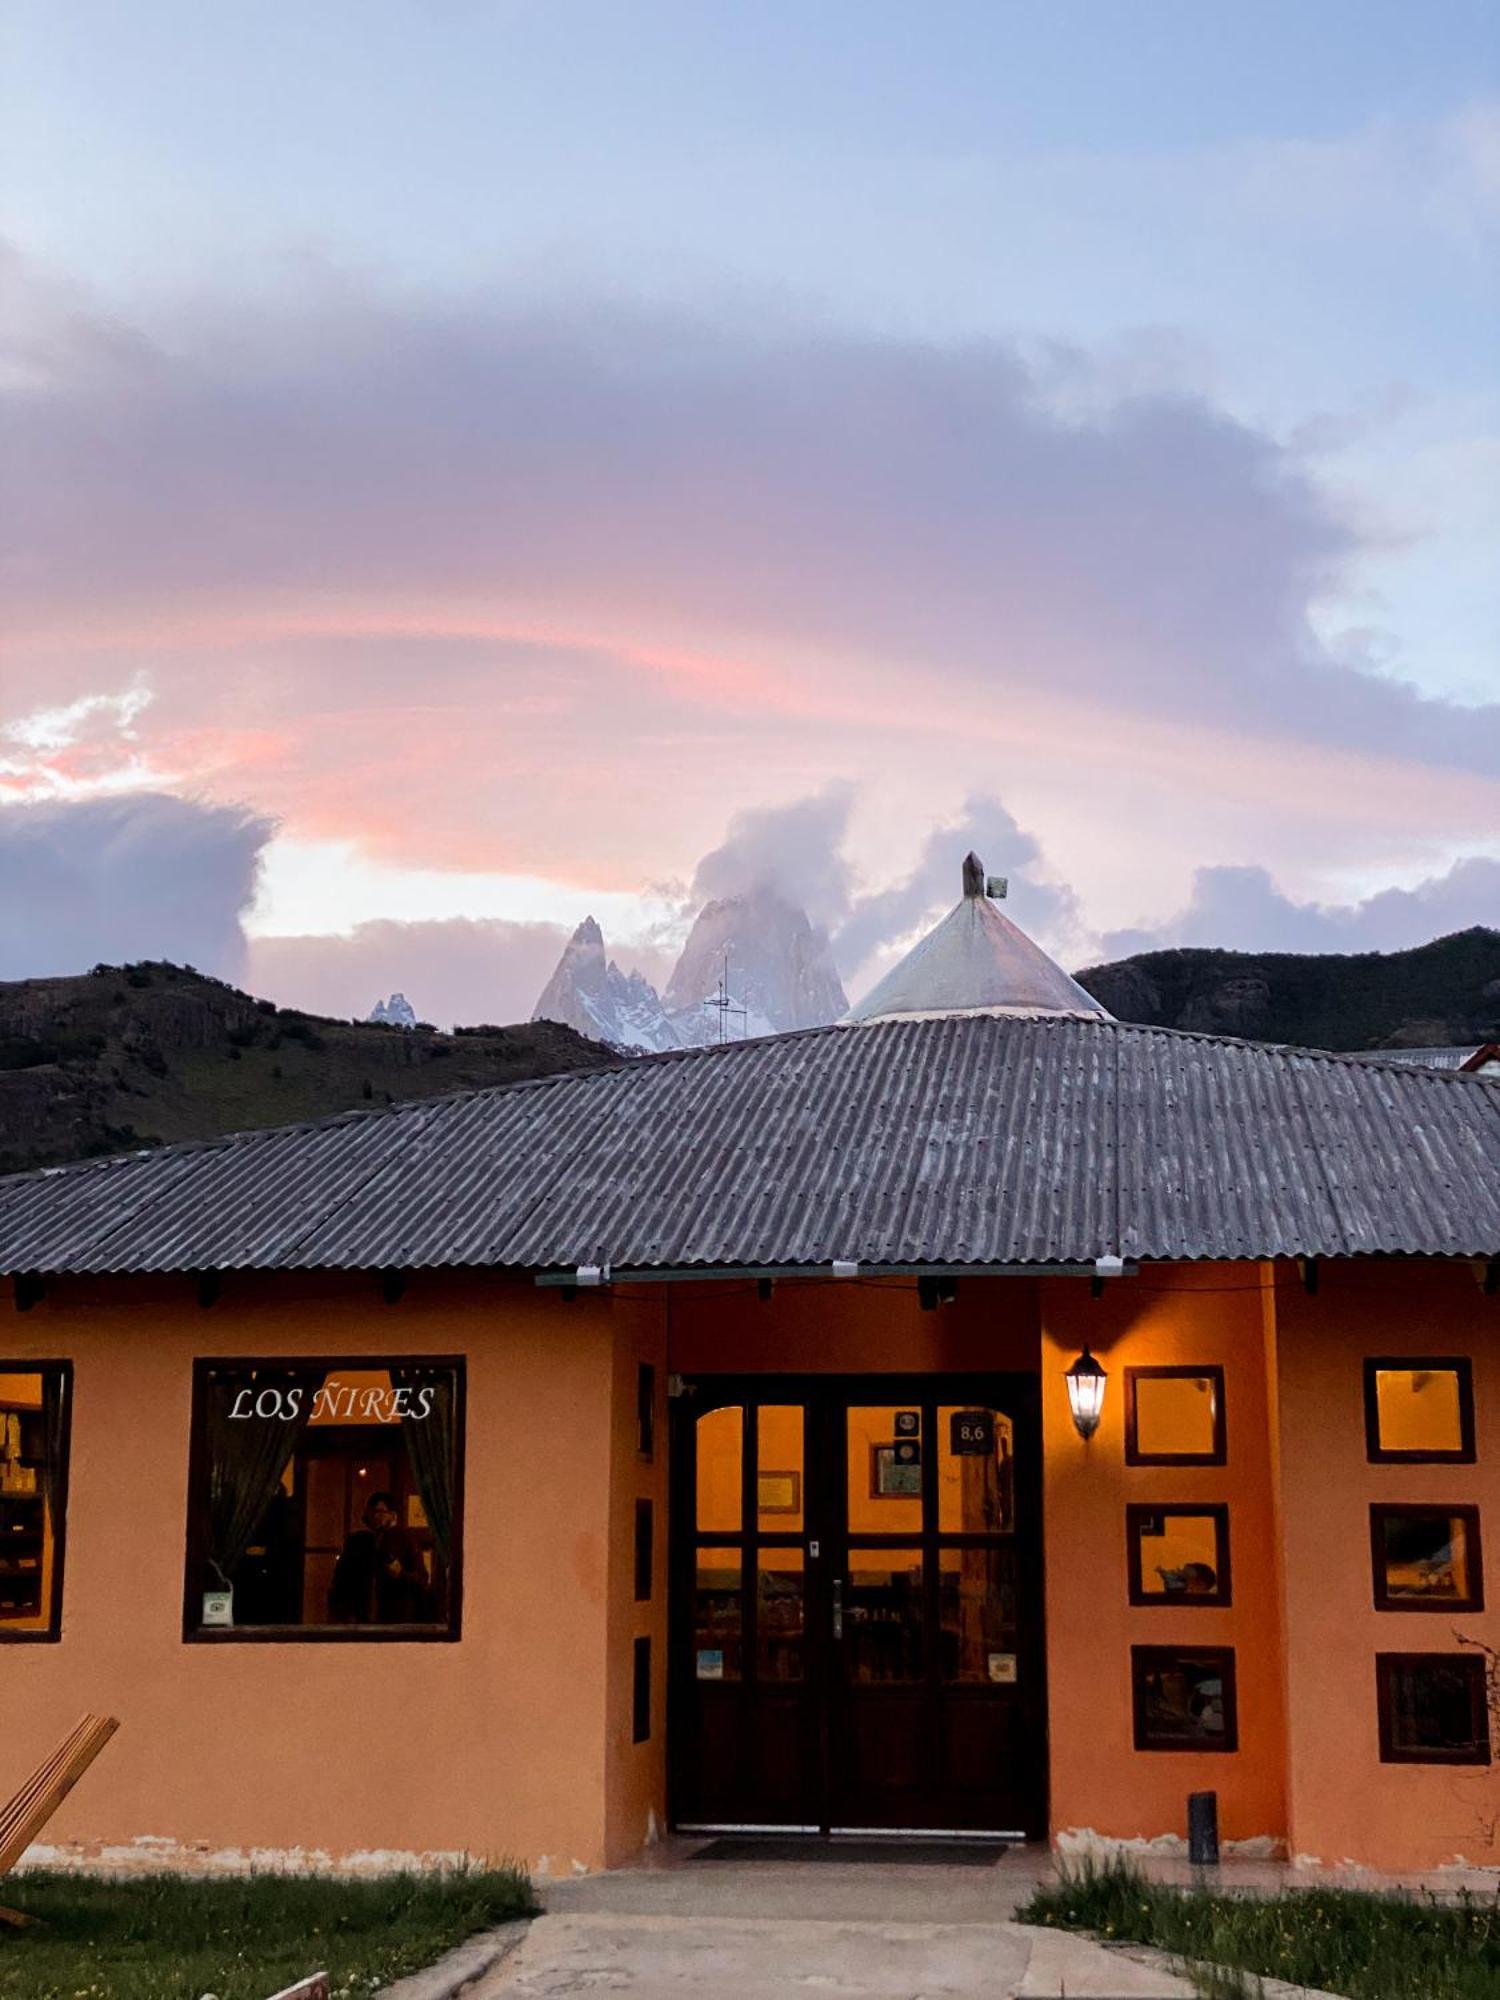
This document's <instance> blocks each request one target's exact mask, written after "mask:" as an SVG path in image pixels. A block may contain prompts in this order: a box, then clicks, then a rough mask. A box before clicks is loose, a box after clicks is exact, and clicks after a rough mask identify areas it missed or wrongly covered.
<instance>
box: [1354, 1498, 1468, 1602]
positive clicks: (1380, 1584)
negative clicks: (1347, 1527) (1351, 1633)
mask: <svg viewBox="0 0 1500 2000" xmlns="http://www.w3.org/2000/svg"><path fill="white" fill-rule="evenodd" d="M1370 1553H1371V1559H1372V1562H1373V1565H1374V1571H1375V1609H1376V1610H1377V1611H1482V1610H1483V1609H1484V1582H1483V1575H1482V1572H1481V1569H1480V1557H1479V1509H1478V1508H1477V1507H1425V1506H1386V1505H1377V1506H1373V1507H1371V1509H1370Z"/></svg>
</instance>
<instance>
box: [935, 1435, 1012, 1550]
mask: <svg viewBox="0 0 1500 2000" xmlns="http://www.w3.org/2000/svg"><path fill="white" fill-rule="evenodd" d="M937 1462H938V1482H937V1488H938V1528H939V1530H940V1531H941V1532H942V1533H943V1534H945V1535H1008V1534H1011V1533H1013V1532H1014V1529H1015V1525H1016V1498H1015V1495H1016V1486H1015V1426H1014V1425H1013V1424H1012V1422H1011V1420H1010V1418H1009V1417H1008V1416H1006V1415H1005V1413H1004V1412H1003V1411H1002V1410H989V1409H977V1408H975V1407H973V1406H972V1405H965V1406H963V1407H961V1408H960V1407H957V1406H954V1407H945V1408H943V1409H940V1410H939V1411H938V1413H937Z"/></svg>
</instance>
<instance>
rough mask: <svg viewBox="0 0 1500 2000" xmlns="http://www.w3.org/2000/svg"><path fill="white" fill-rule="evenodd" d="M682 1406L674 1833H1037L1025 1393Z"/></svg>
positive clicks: (735, 1396) (733, 1398) (903, 1392)
mask: <svg viewBox="0 0 1500 2000" xmlns="http://www.w3.org/2000/svg"><path fill="white" fill-rule="evenodd" d="M681 1391H682V1393H681V1394H680V1395H679V1396H678V1397H677V1399H676V1401H675V1402H674V1405H673V1410H674V1426H673V1452H674V1462H673V1489H672V1490H673V1514H672V1592H671V1618H672V1662H671V1681H670V1706H669V1717H668V1734H669V1755H670V1764H671V1787H672V1817H673V1820H674V1822H675V1824H677V1825H678V1826H680V1827H685V1828H691V1827H732V1828H753V1827H760V1828H766V1829H773V1828H774V1829H778V1830H797V1831H805V1832H853V1831H866V1830H880V1831H886V1832H891V1831H896V1830H898V1829H899V1830H903V1831H910V1832H927V1833H943V1832H953V1833H958V1832H977V1831H986V1832H991V1833H1002V1834H1008V1835H1011V1836H1025V1837H1029V1838H1035V1837H1040V1836H1041V1835H1043V1834H1044V1833H1045V1830H1046V1798H1045V1785H1046V1701H1045V1687H1044V1673H1045V1657H1046V1656H1045V1646H1044V1642H1043V1633H1042V1622H1041V1620H1042V1588H1041V1521H1040V1487H1041V1481H1040V1463H1039V1461H1040V1423H1039V1417H1038V1407H1037V1384H1036V1381H1035V1378H1034V1377H1029V1376H1003V1375H1002V1376H982V1377H973V1376H953V1377H945V1376H921V1377H913V1378H900V1377H890V1376H879V1377H871V1378H861V1379H858V1380H852V1379H849V1378H846V1377H817V1378H809V1377H807V1376H799V1377H795V1378H772V1379H768V1378H766V1377H758V1378H753V1379H750V1380H728V1379H726V1378H724V1377H702V1378H697V1379H692V1378H690V1379H689V1380H687V1381H686V1382H684V1383H683V1384H682V1385H681Z"/></svg>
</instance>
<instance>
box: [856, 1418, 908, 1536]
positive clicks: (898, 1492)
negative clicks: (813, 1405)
mask: <svg viewBox="0 0 1500 2000" xmlns="http://www.w3.org/2000/svg"><path fill="white" fill-rule="evenodd" d="M844 1436H845V1448H846V1451H847V1454H848V1468H849V1469H848V1510H849V1523H848V1525H849V1533H850V1534H851V1535H919V1534H921V1532H922V1452H923V1446H924V1440H923V1437H922V1412H921V1410H920V1408H919V1407H918V1406H917V1405H916V1404H914V1403H899V1404H898V1403H851V1404H850V1405H849V1406H848V1408H847V1410H846V1411H845V1417H844Z"/></svg>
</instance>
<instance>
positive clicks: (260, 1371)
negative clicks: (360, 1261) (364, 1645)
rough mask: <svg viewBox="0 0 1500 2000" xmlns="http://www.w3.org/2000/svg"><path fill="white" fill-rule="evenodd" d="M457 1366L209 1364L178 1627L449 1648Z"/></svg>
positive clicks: (459, 1418)
mask: <svg viewBox="0 0 1500 2000" xmlns="http://www.w3.org/2000/svg"><path fill="white" fill-rule="evenodd" d="M463 1391H464V1370H463V1363H462V1362H461V1361H458V1360H454V1359H447V1358H445V1359H429V1358H426V1357H416V1358H413V1359H410V1360H391V1359H388V1358H386V1357H380V1358H378V1359H370V1360H337V1361H327V1360H320V1361H300V1360H299V1361H276V1362H264V1361H234V1362H228V1361H225V1362H221V1361H213V1362H208V1361H200V1362H199V1363H197V1365H196V1367H195V1370H194V1399H193V1406H194V1415H193V1442H192V1469H191V1479H190V1495H189V1509H190V1511H189V1527H188V1562H187V1587H186V1602H185V1606H184V1633H185V1635H186V1636H187V1637H189V1638H193V1639H205V1640H213V1641H224V1640H226V1639H231V1638H235V1637H240V1638H261V1639H268V1638H282V1639H291V1638H296V1637H298V1636H299V1635H302V1636H308V1637H317V1638H322V1639H455V1638H457V1637H458V1631H459V1608H460V1580H461V1547H462V1538H463V1491H462V1473H463Z"/></svg>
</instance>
